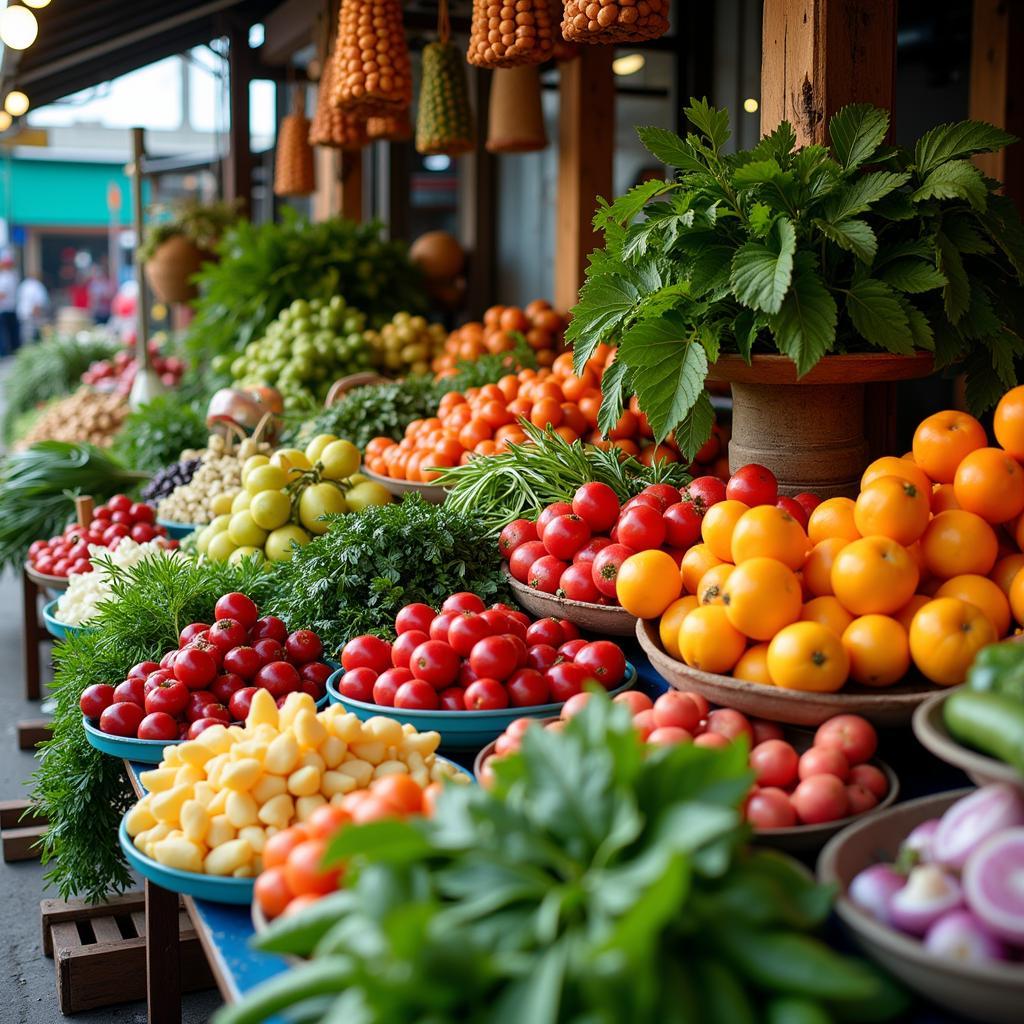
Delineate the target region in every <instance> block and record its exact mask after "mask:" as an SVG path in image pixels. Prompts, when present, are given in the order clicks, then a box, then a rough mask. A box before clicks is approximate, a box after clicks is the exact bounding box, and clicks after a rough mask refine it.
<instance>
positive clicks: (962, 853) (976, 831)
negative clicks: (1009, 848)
mask: <svg viewBox="0 0 1024 1024" xmlns="http://www.w3.org/2000/svg"><path fill="white" fill-rule="evenodd" d="M1019 825H1024V800H1022V799H1021V795H1020V793H1018V792H1017V790H1015V789H1014V788H1013V787H1012V786H1008V785H1007V784H1006V783H1003V782H998V783H994V784H993V785H990V786H983V787H982V788H981V789H978V790H975V792H973V793H971V794H970V795H969V796H965V797H964V798H963V799H962V800H957V802H956V803H955V804H953V806H952V807H950V808H949V809H948V810H947V811H946V813H945V814H944V815H943V816H942V818H941V819H940V821H939V827H938V828H937V829H936V831H935V835H934V836H933V838H932V844H931V854H932V857H933V859H934V860H936V861H937V862H938V863H940V864H943V865H945V866H946V867H948V868H953V869H954V870H955V871H960V870H961V869H962V868H963V866H964V864H966V863H967V858H968V857H969V856H970V855H971V853H972V852H973V851H974V850H976V849H977V848H978V847H979V846H980V845H981V844H982V843H983V842H985V840H986V839H988V838H989V837H991V836H994V835H997V834H998V833H1000V832H1002V831H1004V830H1005V829H1008V828H1016V827H1017V826H1019Z"/></svg>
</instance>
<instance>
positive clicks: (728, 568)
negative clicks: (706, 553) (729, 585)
mask: <svg viewBox="0 0 1024 1024" xmlns="http://www.w3.org/2000/svg"><path fill="white" fill-rule="evenodd" d="M735 568H736V567H735V566H734V565H730V564H729V563H728V562H722V564H721V565H715V566H712V568H710V569H708V571H707V572H706V573H704V575H703V576H701V578H700V583H698V584H697V603H698V604H721V603H722V591H723V590H724V589H725V582H726V580H728V578H729V574H730V573H731V572H732V571H733V570H734V569H735Z"/></svg>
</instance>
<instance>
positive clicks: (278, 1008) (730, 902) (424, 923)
mask: <svg viewBox="0 0 1024 1024" xmlns="http://www.w3.org/2000/svg"><path fill="white" fill-rule="evenodd" d="M494 772H495V777H496V781H495V784H494V785H493V787H491V788H484V787H482V786H454V785H449V786H447V787H446V788H445V790H444V792H443V793H442V794H441V796H440V798H439V800H438V805H437V809H436V813H435V815H434V817H433V818H432V819H411V818H410V819H407V820H405V821H381V822H376V823H373V824H368V825H362V826H349V827H347V828H343V829H342V830H341V832H339V833H338V834H337V835H336V836H335V837H334V838H333V839H332V840H331V843H330V846H329V848H328V851H327V860H328V861H331V862H333V863H341V862H344V863H345V866H346V867H345V889H344V890H342V891H339V892H337V893H333V894H331V895H329V896H327V897H325V898H323V899H322V900H320V901H319V902H318V903H316V904H314V905H313V906H311V907H308V908H306V909H304V910H302V911H300V912H298V913H296V914H294V915H288V916H285V917H283V918H281V919H279V920H278V921H275V922H274V923H273V924H271V926H270V927H269V929H268V930H267V931H266V932H265V933H264V934H262V935H261V936H260V937H259V938H258V939H257V940H256V945H257V946H258V947H259V948H261V949H264V950H267V951H269V952H276V953H290V954H298V955H300V956H305V957H309V958H310V959H309V960H308V961H307V962H306V963H305V964H301V965H297V966H294V967H292V968H291V969H289V970H288V971H287V972H285V973H284V974H281V975H279V976H278V977H276V978H274V979H272V980H271V981H269V982H267V983H266V984H264V985H262V986H260V987H259V988H257V989H255V990H254V991H253V992H252V993H250V994H248V995H247V996H246V997H245V998H244V999H243V1000H242V1001H240V1002H239V1003H237V1004H235V1005H233V1006H230V1007H227V1008H225V1009H223V1010H221V1011H220V1012H219V1013H218V1015H217V1016H216V1017H215V1018H214V1020H215V1024H256V1022H259V1021H263V1020H267V1019H270V1018H272V1017H275V1018H276V1015H277V1014H278V1013H281V1012H282V1011H285V1010H287V1011H290V1012H289V1013H288V1014H287V1017H288V1019H289V1020H302V1021H306V1022H309V1024H313V1022H318V1021H322V1022H324V1024H328V1022H330V1024H333V1022H336V1021H353V1022H355V1021H358V1022H359V1024H394V1022H398V1021H406V1022H410V1024H411V1022H417V1024H442V1022H454V1021H460V1022H465V1024H583V1022H586V1024H622V1022H625V1021H636V1022H648V1021H664V1022H667V1024H754V1022H755V1021H771V1022H776V1021H808V1022H810V1021H831V1020H859V1021H867V1020H872V1021H881V1020H885V1019H890V1018H894V1017H899V1015H900V1014H902V1013H904V1012H905V1011H906V1009H907V1000H906V998H905V996H904V995H903V994H902V992H901V991H900V990H899V989H897V988H896V987H895V986H894V985H893V983H892V982H891V981H889V980H888V979H887V978H886V977H885V976H884V975H883V974H882V973H881V972H880V971H879V970H878V969H877V968H875V967H873V966H871V965H870V964H868V963H867V962H866V961H864V960H861V959H859V958H856V957H852V956H846V955H843V954H840V953H837V952H834V951H833V950H831V949H829V948H828V946H826V945H825V944H824V943H823V942H822V941H821V940H820V939H818V938H816V937H815V936H814V935H813V932H814V931H815V930H816V929H817V928H818V927H819V926H820V925H821V924H822V922H823V921H824V919H825V917H826V916H827V915H828V912H829V908H830V906H831V902H832V895H833V893H832V890H831V889H829V888H827V887H824V886H820V885H816V884H815V882H814V881H813V879H812V878H811V876H810V873H809V872H807V871H806V869H804V868H802V867H800V866H799V865H797V864H796V863H795V862H794V861H792V860H790V859H789V858H788V857H785V856H783V855H782V854H779V853H776V852H774V851H771V850H757V851H754V850H751V849H749V848H748V847H747V843H746V840H747V836H748V831H747V829H746V827H745V826H744V825H743V823H742V814H741V812H740V810H739V807H740V805H741V804H742V801H743V799H744V797H745V795H746V792H747V788H748V786H749V784H750V780H751V775H750V773H749V772H748V770H747V751H746V747H745V745H744V744H742V743H737V744H733V745H731V746H729V747H727V748H725V749H722V750H709V749H707V748H701V747H697V746H694V745H692V744H690V745H683V744H680V745H678V746H675V747H666V748H661V749H659V750H652V751H647V752H645V750H644V748H643V745H642V744H641V742H640V741H639V739H638V737H637V734H636V731H635V729H634V727H633V724H632V722H631V720H630V715H629V713H628V711H627V710H626V709H625V708H623V707H620V706H618V705H615V704H613V703H612V702H611V701H609V700H608V699H607V698H606V697H605V698H598V699H593V700H591V701H590V702H589V703H588V704H587V706H586V708H584V710H583V711H582V712H581V713H580V714H579V715H578V716H575V717H573V718H572V719H571V720H570V721H569V722H568V723H567V724H566V727H565V730H564V732H554V731H552V730H549V729H542V728H540V727H539V726H534V727H532V728H530V729H528V730H527V732H526V733H525V735H524V737H523V744H522V750H521V751H520V752H519V753H516V754H513V755H511V756H509V757H507V758H503V759H501V760H500V761H497V762H495V766H494Z"/></svg>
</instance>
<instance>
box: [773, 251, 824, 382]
mask: <svg viewBox="0 0 1024 1024" xmlns="http://www.w3.org/2000/svg"><path fill="white" fill-rule="evenodd" d="M836 317H837V311H836V303H835V300H834V299H833V298H832V296H831V295H830V294H829V293H828V289H827V288H826V287H825V284H824V282H823V281H822V279H821V277H820V276H819V274H818V272H817V261H816V260H815V259H814V257H813V256H811V255H810V254H809V253H803V252H801V253H798V254H797V257H796V266H795V269H794V273H793V284H792V287H791V288H790V290H789V293H788V294H787V295H786V298H785V301H784V302H783V303H782V307H781V308H780V309H779V312H778V313H777V314H776V315H775V316H773V317H772V318H771V319H770V320H769V326H770V327H771V330H772V334H773V335H774V336H775V344H776V346H777V347H778V349H779V351H780V352H782V353H783V354H784V355H787V356H789V358H790V359H792V360H793V362H794V363H796V368H797V373H798V375H799V376H801V377H802V376H803V375H804V374H805V373H807V371H808V370H810V369H811V368H812V367H813V366H814V365H815V364H816V363H817V362H818V360H819V359H821V357H822V356H823V355H824V354H825V353H826V352H827V351H828V350H829V349H830V348H831V347H832V344H833V342H834V341H835V337H836Z"/></svg>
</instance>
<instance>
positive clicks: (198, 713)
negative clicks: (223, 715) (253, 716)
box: [185, 686, 256, 722]
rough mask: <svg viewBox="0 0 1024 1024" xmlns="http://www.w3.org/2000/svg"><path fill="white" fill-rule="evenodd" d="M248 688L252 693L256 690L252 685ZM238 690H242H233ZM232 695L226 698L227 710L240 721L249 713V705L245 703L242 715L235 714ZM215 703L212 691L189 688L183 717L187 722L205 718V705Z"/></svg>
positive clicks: (215, 699) (237, 691)
mask: <svg viewBox="0 0 1024 1024" xmlns="http://www.w3.org/2000/svg"><path fill="white" fill-rule="evenodd" d="M249 689H251V690H252V692H253V693H255V692H256V687H254V686H253V687H249ZM240 692H242V691H239V690H236V691H235V693H240ZM234 696H235V694H232V695H231V698H229V700H228V710H229V711H231V714H232V717H233V718H235V719H237V720H238V721H239V722H241V721H243V720H244V719H245V716H246V715H248V714H249V705H248V704H246V705H245V714H244V715H239V714H236V713H235V710H234V706H235V705H234ZM251 699H252V698H251V697H250V700H251ZM217 703H218V701H217V698H216V697H214V695H213V694H212V693H210V691H209V690H189V694H188V704H186V705H185V718H186V720H187V721H189V722H196V721H198V720H199V719H200V718H205V717H206V707H207V705H208V704H217ZM220 703H223V702H220Z"/></svg>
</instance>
